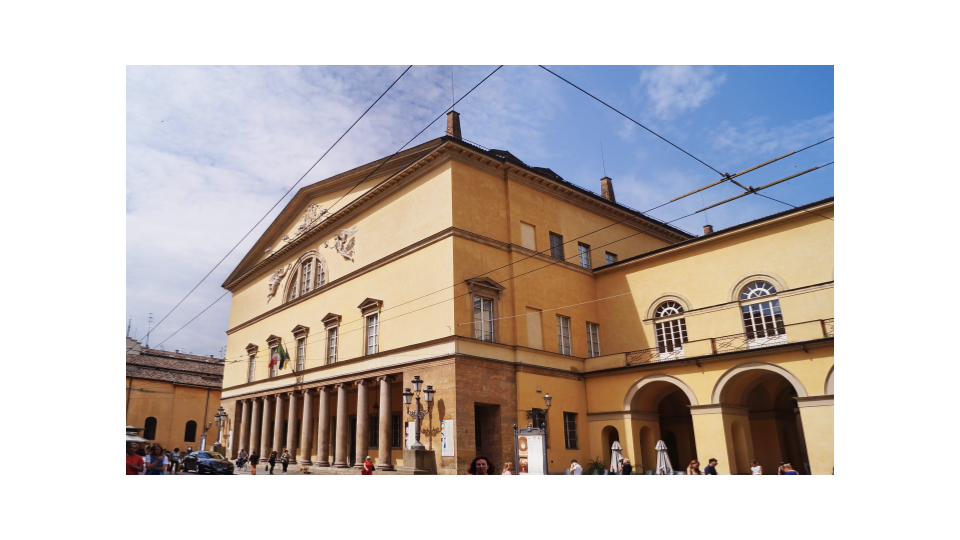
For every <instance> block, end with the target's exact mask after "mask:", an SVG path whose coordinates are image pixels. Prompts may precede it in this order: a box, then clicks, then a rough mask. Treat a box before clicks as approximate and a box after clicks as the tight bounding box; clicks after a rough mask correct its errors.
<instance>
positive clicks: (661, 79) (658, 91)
mask: <svg viewBox="0 0 960 540" xmlns="http://www.w3.org/2000/svg"><path fill="white" fill-rule="evenodd" d="M725 80H726V75H724V74H722V73H719V74H715V73H714V70H713V68H711V67H709V66H658V67H655V68H652V69H647V70H645V71H644V72H643V73H641V74H640V84H639V85H638V86H637V87H635V88H634V95H635V96H637V97H638V98H640V99H644V96H645V100H648V102H647V112H648V114H650V115H652V116H655V117H658V118H662V119H669V118H673V117H675V116H677V115H679V114H680V113H683V112H684V111H687V110H692V109H696V108H697V107H699V106H700V105H702V104H703V103H704V102H705V101H706V100H708V99H710V97H711V96H712V95H713V94H714V93H715V92H716V89H717V87H718V86H719V85H721V84H723V82H724V81H725Z"/></svg>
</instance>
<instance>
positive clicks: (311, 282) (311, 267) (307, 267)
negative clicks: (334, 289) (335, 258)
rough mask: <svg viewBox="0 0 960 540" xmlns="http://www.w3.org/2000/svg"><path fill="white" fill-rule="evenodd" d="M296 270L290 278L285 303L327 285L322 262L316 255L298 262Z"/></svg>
mask: <svg viewBox="0 0 960 540" xmlns="http://www.w3.org/2000/svg"><path fill="white" fill-rule="evenodd" d="M297 264H298V266H297V268H296V269H295V270H294V271H293V274H292V276H291V277H290V282H289V285H287V287H288V289H289V290H288V292H287V301H288V302H289V301H291V300H294V299H296V298H297V297H299V296H303V295H305V294H307V293H308V292H310V291H312V290H314V289H316V288H317V287H320V286H322V285H325V284H326V283H327V272H326V269H325V268H324V261H323V259H322V258H321V257H319V256H318V255H308V256H305V257H302V258H301V259H300V261H298V263H297Z"/></svg>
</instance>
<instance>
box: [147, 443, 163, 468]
mask: <svg viewBox="0 0 960 540" xmlns="http://www.w3.org/2000/svg"><path fill="white" fill-rule="evenodd" d="M146 463H147V474H149V475H162V474H163V473H164V471H165V470H166V469H167V465H168V464H169V460H167V456H166V455H165V454H164V453H163V447H162V446H160V445H159V444H154V445H152V446H151V447H150V453H149V454H148V455H147V459H146Z"/></svg>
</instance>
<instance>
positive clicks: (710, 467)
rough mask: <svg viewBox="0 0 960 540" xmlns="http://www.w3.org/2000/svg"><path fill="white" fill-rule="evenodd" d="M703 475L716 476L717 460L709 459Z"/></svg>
mask: <svg viewBox="0 0 960 540" xmlns="http://www.w3.org/2000/svg"><path fill="white" fill-rule="evenodd" d="M703 474H704V475H708V474H712V475H716V474H717V460H715V459H713V458H710V461H709V462H707V468H705V469H704V470H703Z"/></svg>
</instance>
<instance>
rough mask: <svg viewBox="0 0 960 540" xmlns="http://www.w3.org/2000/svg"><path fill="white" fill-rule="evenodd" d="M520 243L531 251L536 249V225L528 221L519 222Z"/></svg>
mask: <svg viewBox="0 0 960 540" xmlns="http://www.w3.org/2000/svg"><path fill="white" fill-rule="evenodd" d="M520 245H521V246H523V247H525V248H527V249H532V250H533V251H536V250H537V228H536V227H534V226H533V225H530V224H529V223H524V222H522V221H521V222H520Z"/></svg>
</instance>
